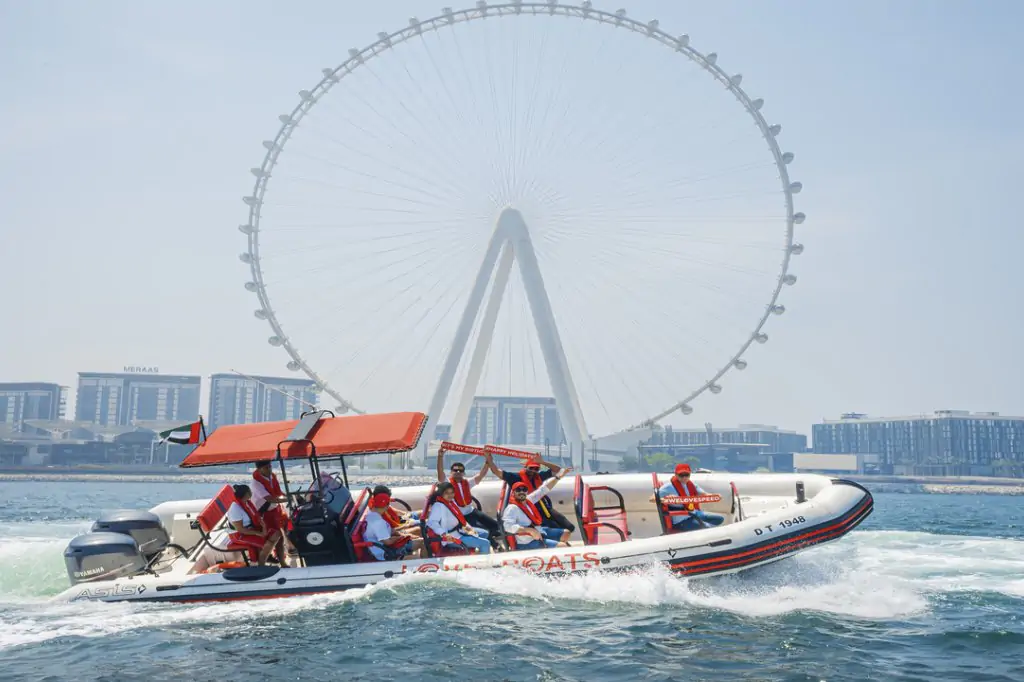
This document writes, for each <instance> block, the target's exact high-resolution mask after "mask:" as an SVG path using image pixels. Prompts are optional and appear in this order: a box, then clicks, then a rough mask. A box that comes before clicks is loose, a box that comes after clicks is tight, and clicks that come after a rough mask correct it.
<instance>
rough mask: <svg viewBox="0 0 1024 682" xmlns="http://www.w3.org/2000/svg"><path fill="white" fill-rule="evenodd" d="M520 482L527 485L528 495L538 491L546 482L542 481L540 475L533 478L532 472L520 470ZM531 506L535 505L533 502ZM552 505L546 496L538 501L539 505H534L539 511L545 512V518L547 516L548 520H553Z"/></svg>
mask: <svg viewBox="0 0 1024 682" xmlns="http://www.w3.org/2000/svg"><path fill="white" fill-rule="evenodd" d="M519 480H520V481H522V482H523V483H525V484H526V488H527V491H526V492H527V494H530V493H532V492H533V491H534V490H536V489H537V488H538V487H539V486H540V484H542V483H543V482H544V481H542V480H540V474H537V475H536V476H532V475H530V472H529V471H527V470H526V469H520V470H519ZM530 504H531V505H533V503H532V502H531V503H530ZM550 504H551V500H550V499H548V496H547V495H545V496H544V497H542V498H540V500H538V502H537V504H536V505H534V506H536V507H537V508H538V509H540V510H541V511H542V512H544V516H547V517H548V518H551V507H550Z"/></svg>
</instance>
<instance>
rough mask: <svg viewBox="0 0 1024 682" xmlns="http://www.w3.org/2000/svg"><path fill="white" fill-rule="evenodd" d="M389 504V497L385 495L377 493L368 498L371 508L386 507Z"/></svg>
mask: <svg viewBox="0 0 1024 682" xmlns="http://www.w3.org/2000/svg"><path fill="white" fill-rule="evenodd" d="M390 504H391V496H390V495H388V494H387V493H377V494H376V495H374V496H373V497H371V498H370V506H371V507H387V506H388V505H390Z"/></svg>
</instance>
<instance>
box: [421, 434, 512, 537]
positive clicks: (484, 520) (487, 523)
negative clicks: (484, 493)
mask: <svg viewBox="0 0 1024 682" xmlns="http://www.w3.org/2000/svg"><path fill="white" fill-rule="evenodd" d="M492 465H493V461H492V459H491V455H490V454H489V453H488V454H485V455H484V466H483V467H482V468H481V469H480V471H478V472H476V474H474V475H473V477H472V478H466V465H465V464H463V463H462V462H454V463H453V464H452V466H451V476H449V477H448V478H445V475H444V450H438V451H437V482H438V483H445V482H447V483H451V484H452V485H453V486H454V487H455V504H457V505H459V511H461V512H462V515H463V516H465V517H466V522H467V523H468V524H469V525H470V526H471V527H472V528H476V529H478V530H486V531H487V532H486V533H485V534H484V537H488V538H489V539H490V542H491V547H497V546H498V531H499V530H500V526H498V522H497V521H495V520H494V519H492V518H491V517H490V516H488V515H487V514H484V513H483V512H482V511H480V510H479V509H477V508H476V505H474V504H473V493H472V492H471V491H472V490H473V488H475V487H476V486H478V485H480V482H481V481H482V480H484V478H486V477H487V474H488V472H490V470H491V466H492Z"/></svg>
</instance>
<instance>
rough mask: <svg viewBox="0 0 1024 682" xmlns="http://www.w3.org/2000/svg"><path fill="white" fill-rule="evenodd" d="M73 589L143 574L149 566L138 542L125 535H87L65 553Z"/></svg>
mask: <svg viewBox="0 0 1024 682" xmlns="http://www.w3.org/2000/svg"><path fill="white" fill-rule="evenodd" d="M64 564H65V565H66V566H67V569H68V578H69V579H70V580H71V584H72V585H77V584H78V583H84V582H95V581H98V580H111V579H113V578H123V577H125V576H129V575H135V574H136V573H141V572H142V571H143V570H144V569H145V568H146V565H147V561H146V558H145V557H144V556H143V555H142V552H140V551H139V545H138V543H136V542H135V539H134V538H132V537H131V536H129V535H124V534H122V533H86V534H85V535H79V536H78V537H76V538H75V539H73V540H72V541H71V542H70V543H69V544H68V547H67V549H65V550H64Z"/></svg>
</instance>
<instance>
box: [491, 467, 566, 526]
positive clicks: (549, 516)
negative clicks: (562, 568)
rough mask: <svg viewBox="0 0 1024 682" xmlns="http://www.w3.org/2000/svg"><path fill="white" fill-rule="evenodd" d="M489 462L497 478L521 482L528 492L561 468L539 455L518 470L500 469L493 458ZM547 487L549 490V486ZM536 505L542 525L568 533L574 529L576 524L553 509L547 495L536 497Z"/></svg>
mask: <svg viewBox="0 0 1024 682" xmlns="http://www.w3.org/2000/svg"><path fill="white" fill-rule="evenodd" d="M490 463H491V471H493V472H494V473H495V475H496V476H497V477H498V478H500V479H501V480H503V481H505V483H507V484H508V485H510V486H514V485H515V484H516V483H522V484H523V485H525V486H526V491H527V492H528V493H532V492H534V491H535V490H541V489H543V487H542V486H541V484H542V483H543V482H544V481H548V480H550V479H551V477H552V476H555V475H556V474H558V473H559V472H560V471H561V470H562V468H561V467H560V466H558V465H557V464H552V463H551V462H545V461H543V460H541V459H540V457H539V456H538V457H536V458H532V459H528V460H527V461H526V465H525V466H524V467H523V468H522V469H521V470H519V471H518V472H512V471H502V470H501V469H499V468H498V467H497V465H496V464H494V462H493V460H490ZM541 466H545V467H547V470H546V471H541V470H540V468H541ZM548 489H549V490H550V487H549V488H548ZM510 501H511V500H510ZM536 506H537V509H538V510H539V511H540V514H541V519H542V523H543V525H544V526H546V527H548V528H563V529H565V530H567V531H569V533H570V534H572V532H573V531H574V530H576V526H574V525H572V523H571V522H570V521H569V519H567V518H565V516H564V515H563V514H562V512H560V511H558V510H557V509H555V506H554V504H552V502H551V498H550V497H548V496H547V495H541V496H540V497H539V498H537V500H536ZM506 509H507V507H506Z"/></svg>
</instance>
